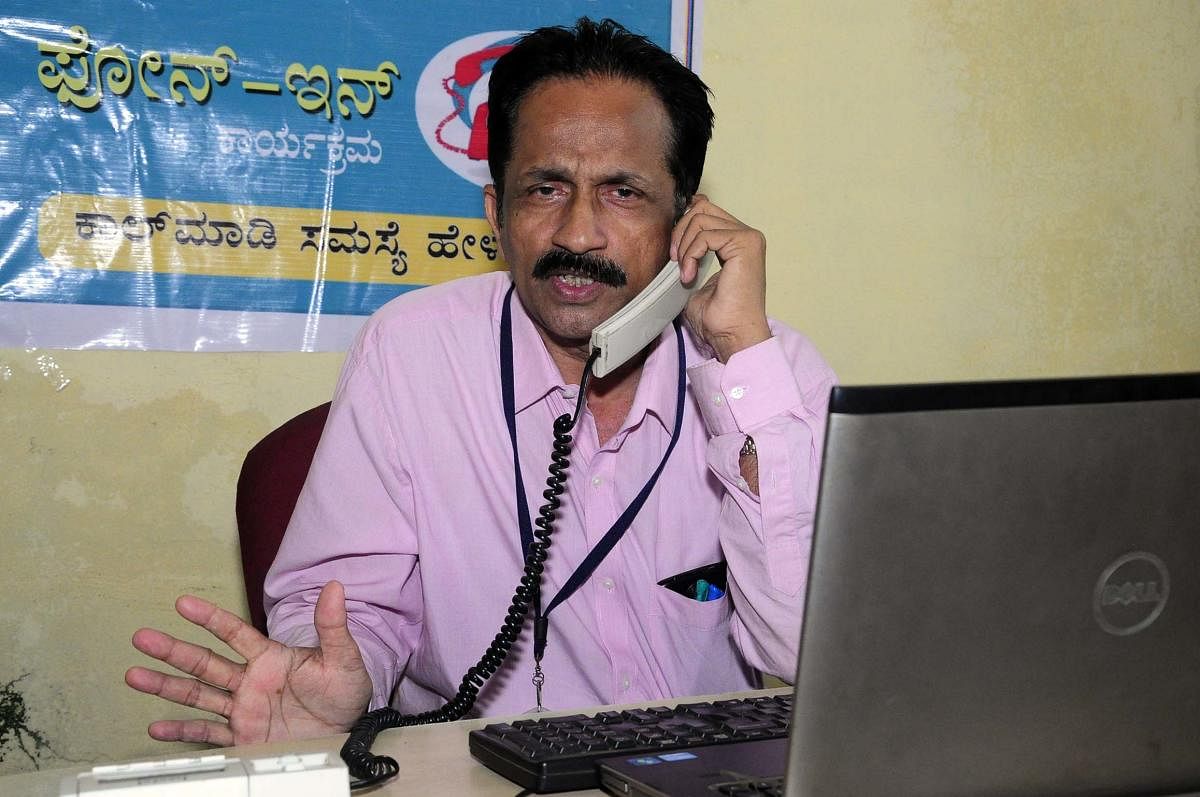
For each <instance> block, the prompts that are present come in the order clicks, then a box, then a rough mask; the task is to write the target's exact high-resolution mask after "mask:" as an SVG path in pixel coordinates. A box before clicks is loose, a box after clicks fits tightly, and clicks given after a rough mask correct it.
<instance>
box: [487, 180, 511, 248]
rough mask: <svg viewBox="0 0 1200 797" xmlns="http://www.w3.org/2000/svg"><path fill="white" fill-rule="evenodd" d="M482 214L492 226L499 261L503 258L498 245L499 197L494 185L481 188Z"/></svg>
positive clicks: (490, 184) (501, 246) (499, 244)
mask: <svg viewBox="0 0 1200 797" xmlns="http://www.w3.org/2000/svg"><path fill="white" fill-rule="evenodd" d="M483 212H484V214H485V215H486V216H487V220H488V224H490V225H491V226H492V237H493V238H494V239H495V240H496V246H497V247H498V250H499V254H500V257H501V259H505V260H507V258H505V257H504V246H503V245H502V244H501V243H500V226H501V225H500V195H499V194H498V193H496V184H495V183H488V184H487V185H485V186H484V187H483Z"/></svg>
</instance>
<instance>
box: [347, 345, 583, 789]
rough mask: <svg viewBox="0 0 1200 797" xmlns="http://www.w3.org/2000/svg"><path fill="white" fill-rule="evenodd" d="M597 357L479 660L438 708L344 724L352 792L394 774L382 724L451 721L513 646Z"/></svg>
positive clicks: (562, 432) (566, 424) (535, 584)
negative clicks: (381, 740)
mask: <svg viewBox="0 0 1200 797" xmlns="http://www.w3.org/2000/svg"><path fill="white" fill-rule="evenodd" d="M599 356H600V350H599V349H593V350H592V354H591V356H590V357H588V361H587V364H586V365H584V367H583V377H582V379H580V381H579V396H578V398H577V399H576V401H575V413H574V415H560V416H558V418H556V419H555V420H554V448H553V451H552V453H551V455H550V467H549V470H550V475H549V476H547V477H546V489H545V490H544V491H543V492H542V497H543V498H545V499H546V503H545V504H543V505H542V507H541V509H539V510H538V518H537V520H535V521H534V525H536V526H537V530H536V531H535V532H534V533H533V536H534V542H533V544H532V545H530V546H529V553H528V554H526V556H525V566H524V569H523V571H522V573H521V581H520V583H519V584H518V585H517V588H516V590H515V591H514V592H513V597H512V602H511V603H510V604H509V607H508V612H507V613H506V614H505V616H504V622H503V623H501V625H500V630H499V631H497V632H496V636H495V637H494V638H493V639H492V642H491V644H490V645H488V648H487V650H485V651H484V652H483V655H482V656H481V657H480V658H479V661H478V662H477V663H476V664H475V666H473V667H471V668H470V669H469V670H467V672H466V674H465V675H463V678H462V682H461V683H460V684H459V686H458V692H456V693H455V695H454V697H452V698H450V700H449V701H448V702H447V703H446V705H444V706H442V707H441V708H439V709H436V710H434V711H426V712H423V713H421V714H401V713H400V712H399V711H396V710H395V709H394V708H391V707H390V706H385V707H384V708H377V709H375V710H374V711H369V712H367V713H366V714H364V715H363V716H362V717H360V718H359V720H358V722H356V723H354V725H353V727H351V728H350V738H349V739H347V740H346V743H345V744H344V745H342V751H341V756H342V760H343V761H345V762H346V766H347V768H348V769H349V770H350V776H351V777H352V778H354V780H352V781H351V782H350V788H351V789H354V790H358V789H365V788H368V787H371V786H376V785H378V784H380V783H383V782H384V781H386V780H388V779H390V778H393V777H395V776H396V775H397V774H398V773H399V772H400V765H399V764H398V763H396V759H394V758H392V757H391V756H386V755H375V754H373V753H372V752H371V745H372V744H374V743H375V737H376V736H378V735H379V732H380V731H383V730H386V729H388V728H404V727H409V726H412V725H430V724H432V723H435V722H453V721H454V720H458V719H462V717H463V716H464V715H465V714H466V713H467V712H468V711H470V710H471V706H473V705H475V699H476V698H477V697H478V696H479V690H480V689H482V688H483V685H484V684H485V683H487V681H488V679H489V678H491V677H492V676H493V675H495V674H496V671H497V670H499V669H500V666H501V665H502V664H503V663H504V660H505V659H506V658H508V653H509V651H510V650H512V646H513V644H514V643H515V642H516V641H517V639H518V638H519V637H520V636H521V629H522V628H523V627H524V625H525V616H526V615H527V614H529V607H530V605H531V604H532V603H533V601H534V598H535V597H536V596H537V594H538V591H539V589H540V588H541V579H542V571H543V570H544V569H545V564H546V559H547V558H548V556H549V551H550V541H551V536H552V535H553V534H554V520H555V518H554V513H555V512H556V511H557V510H558V507H559V504H560V503H561V502H560V501H559V496H560V495H562V494H563V492H564V491H565V490H566V486H565V485H566V482H567V472H566V471H567V468H568V467H569V466H570V456H571V430H572V429H574V428H575V424H576V423H578V421H579V416H580V414H581V413H582V411H583V405H584V401H585V400H586V399H587V385H588V381H589V380H590V379H591V376H592V365H593V364H594V363H595V362H596V359H597V358H598V357H599Z"/></svg>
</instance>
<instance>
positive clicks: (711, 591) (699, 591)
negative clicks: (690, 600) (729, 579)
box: [696, 578, 725, 602]
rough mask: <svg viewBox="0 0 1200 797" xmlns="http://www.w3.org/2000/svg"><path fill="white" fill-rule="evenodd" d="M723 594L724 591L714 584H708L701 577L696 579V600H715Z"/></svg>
mask: <svg viewBox="0 0 1200 797" xmlns="http://www.w3.org/2000/svg"><path fill="white" fill-rule="evenodd" d="M724 594H725V592H724V591H723V590H722V589H721V588H720V587H718V586H717V585H716V584H710V583H709V582H708V581H706V580H704V579H702V578H701V579H697V580H696V600H698V601H701V602H705V601H715V600H716V599H717V598H720V597H722V596H723V595H724Z"/></svg>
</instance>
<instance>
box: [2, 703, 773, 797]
mask: <svg viewBox="0 0 1200 797" xmlns="http://www.w3.org/2000/svg"><path fill="white" fill-rule="evenodd" d="M790 691H791V689H790V687H789V688H785V689H763V690H759V691H754V692H736V693H731V694H727V695H705V696H701V697H681V698H677V699H674V700H661V701H655V702H651V703H636V704H628V705H622V706H601V707H596V708H593V709H584V710H582V711H578V710H574V711H563V712H557V713H558V714H579V713H585V714H590V713H594V712H596V711H603V710H605V709H607V708H612V709H615V710H621V709H626V708H645V707H647V706H662V705H667V706H670V705H674V704H675V703H692V702H696V701H698V700H723V699H728V698H732V697H745V696H747V695H760V694H762V695H775V694H787V693H789V692H790ZM543 716H554V714H546V715H543ZM506 719H519V717H508V718H505V717H488V718H485V719H474V720H460V721H459V722H449V723H443V724H441V725H422V726H418V727H414V728H393V729H391V730H387V731H384V732H383V733H381V734H379V737H378V738H377V739H376V740H375V745H374V746H373V747H372V748H371V750H372V752H375V753H385V754H387V755H390V756H391V757H392V758H394V759H396V761H397V762H398V763H399V764H400V774H399V775H397V776H396V777H395V778H394V779H392V780H390V781H388V782H387V783H386V784H384V785H383V786H382V787H380V788H378V789H375V790H373V791H368V792H362V793H363V794H369V795H371V797H376V796H377V795H378V796H379V797H383V795H389V796H390V795H409V794H455V795H459V794H461V795H480V797H493V796H494V797H515V795H517V794H519V793H520V792H521V789H520V788H519V787H518V786H517V784H515V783H513V782H512V781H510V780H508V779H507V778H505V777H503V776H501V775H497V774H496V773H495V772H492V771H491V770H490V769H488V768H487V767H485V766H484V765H483V764H481V763H479V762H478V761H476V760H475V759H474V758H472V757H471V754H470V753H469V752H468V750H467V733H468V732H469V731H472V730H474V729H476V728H482V727H483V726H484V725H488V724H490V723H493V722H503V721H505V720H506ZM345 740H346V736H345V734H342V735H340V736H328V737H324V738H321V739H309V740H306V741H299V742H273V743H270V744H252V745H243V746H240V747H229V748H225V749H223V750H214V752H223V753H224V754H225V755H227V756H230V757H239V758H258V757H261V756H269V755H282V754H284V753H312V752H320V751H325V752H329V753H331V754H332V755H333V756H334V757H337V754H338V751H339V750H340V749H341V747H342V743H343V742H344V741H345ZM164 749H166V748H165V746H164ZM200 754H201V753H199V752H189V753H182V754H181V753H179V752H175V753H170V752H167V753H164V754H163V755H161V756H157V758H179V757H181V756H185V755H187V756H190V755H200ZM102 763H118V762H107V761H106V762H102ZM89 769H91V766H84V767H72V768H69V769H53V770H41V771H38V772H27V773H22V774H20V775H8V776H5V777H0V795H4V797H9V796H10V795H11V797H24V796H25V795H30V797H57V795H58V784H59V781H60V780H62V778H63V777H64V776H66V775H74V774H76V773H78V772H85V771H87V770H89ZM570 794H571V795H578V796H579V797H595V796H596V795H603V794H604V793H603V792H601V791H599V790H588V791H576V792H570Z"/></svg>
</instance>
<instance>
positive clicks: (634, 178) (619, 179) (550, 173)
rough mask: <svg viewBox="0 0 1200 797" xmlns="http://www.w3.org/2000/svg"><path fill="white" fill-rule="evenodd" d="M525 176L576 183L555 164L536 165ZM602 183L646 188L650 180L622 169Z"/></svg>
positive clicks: (542, 180) (604, 179)
mask: <svg viewBox="0 0 1200 797" xmlns="http://www.w3.org/2000/svg"><path fill="white" fill-rule="evenodd" d="M525 178H526V179H528V180H532V181H534V182H552V183H574V182H575V181H574V180H573V179H572V178H571V177H570V176H569V175H568V174H567V172H566V171H565V170H563V169H560V168H558V167H554V166H535V167H534V168H532V169H530V170H529V171H527V172H525ZM599 183H600V184H601V185H613V184H619V183H626V184H629V185H635V186H638V187H639V188H645V187H646V186H648V185H649V181H648V180H647V179H646V178H645V177H644V176H642V175H641V174H639V173H638V172H631V171H626V170H620V171H616V172H612V173H611V174H607V175H605V176H603V177H601V178H600V180H599Z"/></svg>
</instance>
